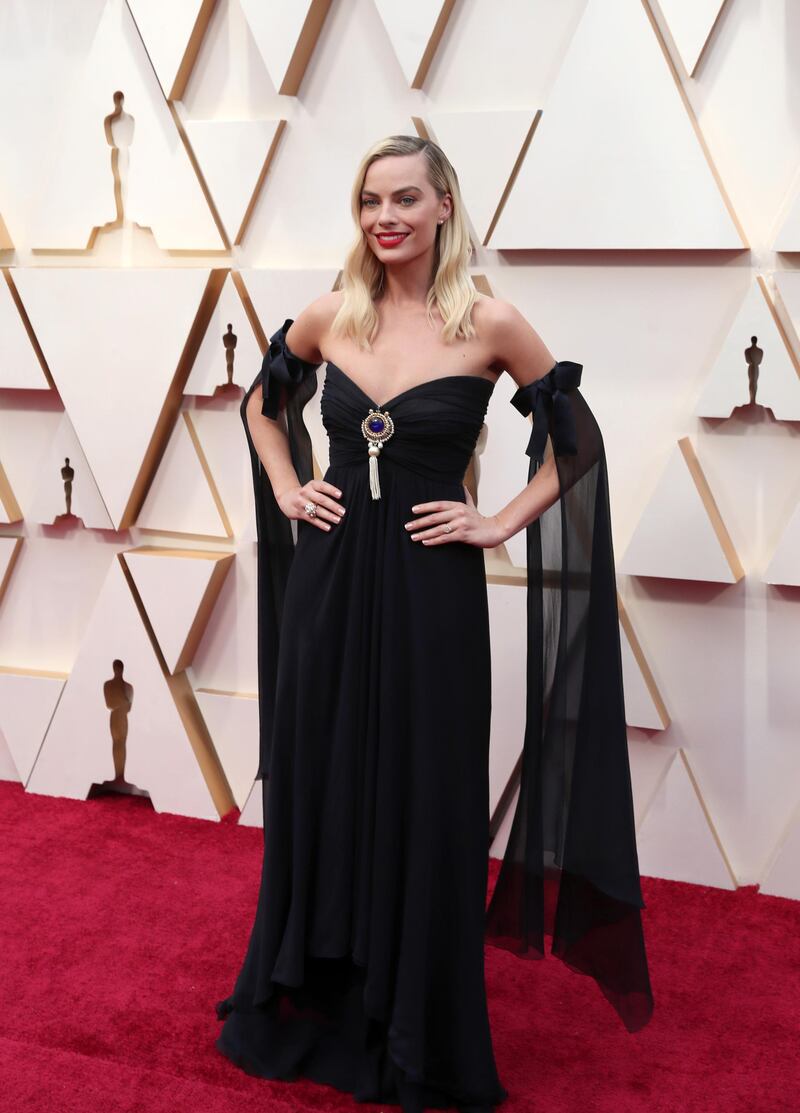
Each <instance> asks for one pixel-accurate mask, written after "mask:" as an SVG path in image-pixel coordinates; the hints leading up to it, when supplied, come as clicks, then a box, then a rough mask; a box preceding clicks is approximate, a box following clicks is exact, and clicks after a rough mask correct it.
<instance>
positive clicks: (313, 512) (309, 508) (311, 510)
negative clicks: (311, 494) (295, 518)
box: [303, 502, 317, 518]
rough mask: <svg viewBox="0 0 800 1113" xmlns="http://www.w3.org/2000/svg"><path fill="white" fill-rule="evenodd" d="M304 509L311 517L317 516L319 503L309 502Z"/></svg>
mask: <svg viewBox="0 0 800 1113" xmlns="http://www.w3.org/2000/svg"><path fill="white" fill-rule="evenodd" d="M303 510H305V512H306V514H308V516H309V518H316V516H317V504H316V503H315V502H307V503H306V504H305V506H304V507H303Z"/></svg>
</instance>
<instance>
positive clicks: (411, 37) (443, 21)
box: [375, 0, 453, 89]
mask: <svg viewBox="0 0 800 1113" xmlns="http://www.w3.org/2000/svg"><path fill="white" fill-rule="evenodd" d="M375 6H376V8H377V9H378V13H379V15H380V17H381V19H382V20H383V25H384V27H385V28H386V34H387V35H388V36H389V41H390V42H391V44H392V48H393V50H394V52H395V54H396V55H397V60H398V62H399V63H400V68H401V69H402V71H403V73H404V74H405V78H406V81H407V82H408V84H409V85H410V86H411V88H412V89H421V88H422V85H423V83H424V81H425V77H426V76H427V73H428V69H429V67H430V64H431V61H432V60H433V56H434V54H435V53H436V50H437V48H438V46H439V42H440V41H441V38H442V35H443V34H444V29H445V27H446V26H447V21H448V19H449V17H450V13H451V11H452V10H453V4H452V3H448V2H442V0H440V2H439V3H438V4H437V3H431V2H430V0H375Z"/></svg>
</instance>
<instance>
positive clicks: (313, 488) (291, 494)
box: [275, 479, 344, 530]
mask: <svg viewBox="0 0 800 1113" xmlns="http://www.w3.org/2000/svg"><path fill="white" fill-rule="evenodd" d="M341 494H342V492H341V491H340V490H339V488H338V487H334V486H333V484H332V483H328V482H327V481H326V480H324V479H310V480H309V481H308V483H305V484H303V486H302V487H291V488H290V489H289V490H288V491H284V492H283V494H281V495H280V496H279V497H277V498H276V500H275V501H276V502H277V504H278V506H279V507H280V508H281V510H282V511H283V513H284V514H285V515H286V517H287V518H302V519H303V521H305V522H310V523H311V524H312V525H314V526H316V527H317V529H324V530H330V528H331V527H330V523H331V522H339V521H340V520H341V518H342V516H343V514H344V507H343V506H341V505H340V504H339V503H338V502H337V501H336V499H337V498H340V497H341ZM307 502H313V503H314V504H315V505H316V508H317V512H316V514H315V515H314V517H313V518H312V517H310V515H309V514H308V513H307V511H306V510H305V509H304V508H305V505H306V503H307Z"/></svg>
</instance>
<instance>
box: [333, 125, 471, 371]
mask: <svg viewBox="0 0 800 1113" xmlns="http://www.w3.org/2000/svg"><path fill="white" fill-rule="evenodd" d="M419 151H422V153H423V154H424V156H425V164H426V167H427V177H428V181H429V183H430V185H431V186H432V187H433V188H434V190H435V191H436V193H437V194H438V195H439V197H440V198H442V197H444V195H445V193H449V194H450V196H451V198H452V201H453V208H452V212H451V214H450V216H449V217H448V218H447V220H445V222H444V223H443V224H440V225H438V227H437V230H436V243H435V247H434V259H433V282H432V284H431V287H430V289H429V290H428V297H427V301H426V307H427V314H428V320H429V321H430V322H431V324H434V319H433V311H434V309H438V311H439V313H440V314H441V316H442V320H443V321H444V327H443V329H442V334H441V335H442V339H443V340H444V341H445V343H449V342H450V341H451V340H453V339H454V338H455V337H460V338H463V339H464V340H470V339H472V337H474V336H475V335H476V332H475V327H474V325H473V324H472V318H471V310H472V306H473V304H474V303H475V301H477V296H478V295H477V291H476V289H475V286H474V284H473V282H472V279H471V278H470V275H469V271H468V269H467V266H468V264H469V261H470V259H471V257H472V250H473V245H472V240H471V239H470V234H469V229H468V227H467V222H466V220H465V218H464V207H463V202H462V200H461V189H460V187H459V184H458V176H457V174H456V172H455V170H454V169H453V166H452V165H451V163H450V160H449V159H448V158H447V155H446V154H445V153H444V151H443V150H442V149H441V147H439V146H437V144H436V143H434V142H432V141H431V140H430V139H422V138H420V137H419V136H416V135H390V136H387V137H386V138H385V139H379V140H378V142H377V143H374V144H373V146H372V147H370V149H369V150H368V151H367V153H366V154H365V155H364V158H363V159H362V160H361V164H360V166H359V167H358V170H357V172H356V176H355V182H354V184H353V191H352V194H351V198H350V204H351V210H352V213H353V220H354V221H355V223H356V227H357V229H358V232H357V234H356V238H355V240H354V241H353V244H352V246H351V247H350V250H349V251H348V253H347V257H346V259H345V264H344V267H343V270H342V279H341V283H340V289H341V290H342V291H343V292H344V299H343V301H342V304H341V306H340V307H339V311H338V312H337V314H336V316H335V318H334V320H333V323H332V325H331V332H332V333H333V334H334V335H337V336H346V337H349V338H350V339H352V340H354V341H355V343H356V344H357V345H358V346H359V347H360V348H365V349H367V350H369V349H371V345H372V341H373V340H374V339H375V335H376V333H377V331H378V314H377V311H376V309H375V300H376V299H377V297H378V296H379V295H380V293H381V291H382V290H383V283H384V274H385V268H384V265H383V263H382V262H381V261H380V260H379V259H378V258H377V257H376V255H375V253H374V252H373V251H372V249H371V248H370V246H369V243H368V242H367V237H366V236H365V234H364V232H363V229H362V228H361V190H362V189H363V187H364V179H365V177H366V174H367V170H368V169H369V167H370V166H371V165H372V163H373V162H376V161H377V160H378V159H379V158H385V157H386V156H387V155H413V154H417V152H419Z"/></svg>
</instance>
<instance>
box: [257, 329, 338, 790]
mask: <svg viewBox="0 0 800 1113" xmlns="http://www.w3.org/2000/svg"><path fill="white" fill-rule="evenodd" d="M293 323H294V321H293V319H292V318H291V317H287V318H286V320H285V321H284V322H283V324H282V325H281V327H280V328H279V329H278V330H277V331H276V332H274V333H273V334H272V336H271V337H270V339H269V347H268V348H267V351H266V353H265V355H264V359H263V361H262V364H261V370H260V371H259V372H258V374H257V375H256V377H255V379H254V380H253V382H252V383H251V385H250V387H249V389H248V390H247V391H246V392H245V395H244V398H243V399H242V402H241V405H240V407H239V415H240V417H241V419H242V422H243V424H244V430H245V435H246V437H247V447H248V450H249V452H250V465H251V470H252V474H253V488H254V491H255V502H256V532H257V536H258V545H257V549H258V593H257V595H258V604H257V605H258V721H259V762H258V772H257V773H256V778H261V779H263V780H264V781H266V780H267V779H268V777H269V764H270V756H271V753H272V721H273V708H274V703H275V687H276V682H277V665H278V632H279V630H280V623H281V617H282V615H283V600H284V596H285V593H286V582H287V579H288V577H289V569H290V568H291V564H292V558H293V557H294V548H295V539H294V534H293V532H292V524H291V521H290V520H289V518H287V517H286V515H285V514H284V513H283V511H282V510H281V508H280V507H279V506H278V503H277V501H276V499H275V495H274V493H273V490H272V486H271V484H270V481H269V476H268V474H267V471H266V469H265V468H264V466H263V465H262V463H261V460H260V459H259V456H258V453H257V452H256V450H255V446H254V445H253V439H252V437H251V436H250V427H249V425H248V424H247V403H248V402H249V400H250V396H251V394H252V393H253V391H254V390H255V389H256V387H257V386H258V385H259V384H261V386H262V397H263V401H262V404H261V412H262V414H264V416H265V417H270V418H272V419H273V420H277V419H278V416H279V412H280V409H279V402H280V399H281V396H285V399H286V406H285V414H286V429H287V434H288V438H289V451H290V453H291V457H292V464H293V465H294V469H295V471H296V472H297V477H298V479H299V480H300V482H301V484H302V483H308V481H309V480H310V479H313V477H314V460H313V454H312V449H311V438H310V437H309V435H308V430H307V429H306V427H305V425H304V424H303V407H304V406H305V404H306V402H308V400H309V399H310V398H312V397H313V396H314V394H315V393H316V390H317V374H316V372H317V368H318V367H319V366H320V365H319V364H318V363H310V362H308V361H307V360H304V359H301V358H300V357H299V356H297V355H295V354H294V352H293V351H291V349H290V348H289V346H288V345H287V343H286V333H287V332H288V331H289V329H290V327H291V326H292V324H293Z"/></svg>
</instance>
